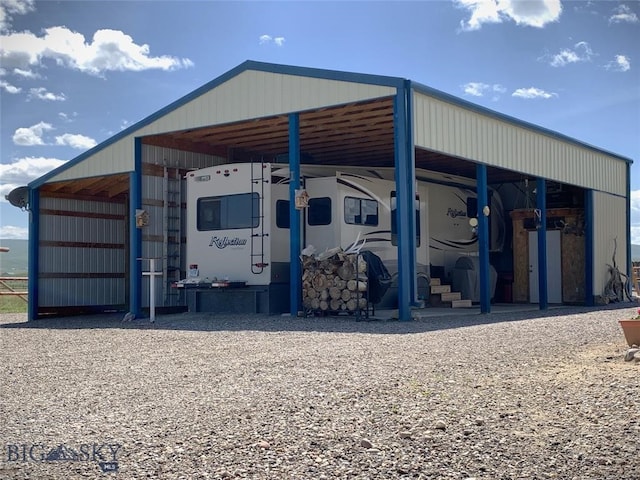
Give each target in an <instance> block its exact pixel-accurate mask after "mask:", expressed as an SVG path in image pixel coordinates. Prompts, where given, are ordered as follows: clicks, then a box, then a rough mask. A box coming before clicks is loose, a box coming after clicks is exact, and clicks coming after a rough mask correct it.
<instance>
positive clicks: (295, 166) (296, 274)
mask: <svg viewBox="0 0 640 480" xmlns="http://www.w3.org/2000/svg"><path fill="white" fill-rule="evenodd" d="M289 172H290V178H289V246H290V247H289V272H290V273H289V277H290V278H289V282H290V285H291V290H290V295H291V296H290V305H291V307H290V315H291V316H292V317H294V316H296V315H297V314H298V312H299V311H300V310H301V299H300V296H301V292H302V267H301V266H300V251H301V247H300V238H301V227H300V212H299V211H298V210H297V209H296V190H297V189H299V188H300V116H299V114H297V113H292V114H290V115H289Z"/></svg>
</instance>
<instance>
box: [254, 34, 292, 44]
mask: <svg viewBox="0 0 640 480" xmlns="http://www.w3.org/2000/svg"><path fill="white" fill-rule="evenodd" d="M258 41H259V43H260V45H267V44H271V43H274V44H275V45H276V46H278V47H282V46H283V45H284V42H285V38H284V37H275V38H274V37H272V36H271V35H266V34H265V35H260V37H259V38H258Z"/></svg>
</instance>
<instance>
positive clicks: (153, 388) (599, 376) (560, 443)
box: [0, 304, 640, 480]
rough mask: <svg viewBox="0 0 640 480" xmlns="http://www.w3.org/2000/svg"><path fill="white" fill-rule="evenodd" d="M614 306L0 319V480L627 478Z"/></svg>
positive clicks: (637, 466)
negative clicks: (406, 313)
mask: <svg viewBox="0 0 640 480" xmlns="http://www.w3.org/2000/svg"><path fill="white" fill-rule="evenodd" d="M635 313H636V309H635V308H633V307H632V306H631V304H625V305H624V306H622V308H621V307H620V306H618V307H606V308H603V307H601V308H600V309H595V308H594V309H587V308H563V309H559V310H553V311H551V310H550V311H548V312H547V313H546V314H543V313H541V312H533V313H531V312H529V313H521V314H514V313H511V314H489V315H475V314H474V315H471V314H468V313H467V314H465V313H460V315H459V316H450V317H440V318H424V319H420V320H417V321H413V322H397V321H390V320H370V321H363V322H356V321H355V320H354V319H353V318H350V317H345V318H288V317H279V316H272V317H265V316H231V315H229V316H219V315H217V316H214V315H207V314H197V315H196V314H178V315H167V316H161V317H158V321H157V322H156V323H155V324H154V325H150V324H149V323H148V322H147V321H143V320H141V321H134V322H131V323H122V322H121V321H120V319H121V317H122V315H115V316H104V315H101V316H94V317H84V318H77V317H76V318H65V319H51V320H40V321H36V322H30V323H25V320H26V316H25V315H0V324H2V325H0V327H1V328H0V392H1V397H0V442H1V443H2V447H3V455H2V457H1V458H0V479H41V478H47V479H75V478H106V479H109V478H113V479H116V478H121V479H144V478H153V479H156V478H157V479H199V478H202V479H204V478H211V479H216V478H220V479H223V478H248V479H393V478H423V479H543V478H560V479H598V480H602V479H611V480H638V479H640V388H639V387H640V364H638V363H634V362H625V361H624V360H623V356H624V353H625V352H626V350H627V348H628V347H627V346H626V344H625V342H624V337H623V335H622V331H621V330H620V327H619V326H618V324H617V320H619V319H624V318H628V317H631V316H632V315H634V314H635Z"/></svg>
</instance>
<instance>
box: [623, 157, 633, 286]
mask: <svg viewBox="0 0 640 480" xmlns="http://www.w3.org/2000/svg"><path fill="white" fill-rule="evenodd" d="M625 203H626V207H627V208H626V210H627V223H626V226H627V232H626V233H627V235H626V237H627V258H626V261H627V265H626V269H627V272H626V273H627V275H628V276H627V279H628V281H627V293H628V294H629V298H631V282H632V281H633V265H632V259H631V164H629V163H627V199H626V202H625Z"/></svg>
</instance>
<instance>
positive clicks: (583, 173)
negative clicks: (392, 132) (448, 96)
mask: <svg viewBox="0 0 640 480" xmlns="http://www.w3.org/2000/svg"><path fill="white" fill-rule="evenodd" d="M414 118H415V122H414V140H415V145H416V147H422V148H426V149H429V150H434V151H437V152H443V153H446V154H449V155H454V156H457V157H460V158H467V159H470V160H476V161H479V162H482V163H485V164H487V165H493V166H496V167H500V168H506V169H508V170H512V171H518V172H523V173H527V174H530V175H534V176H536V177H543V178H546V179H548V180H555V181H558V182H562V183H568V184H572V185H577V186H580V187H585V188H590V189H594V190H599V191H604V192H609V193H613V194H616V195H623V196H624V195H625V192H626V184H625V175H626V164H625V162H624V161H621V160H620V159H617V158H614V157H612V156H609V155H606V154H604V153H601V152H598V151H595V150H593V149H590V148H587V147H581V146H579V145H577V144H574V143H570V142H567V141H562V140H560V139H558V138H554V137H553V136H551V135H545V134H543V133H542V132H539V131H534V130H529V129H527V128H525V127H524V126H518V125H516V124H512V123H509V122H507V121H504V120H499V119H497V118H492V117H490V116H488V115H483V114H481V113H479V112H474V111H472V110H469V109H465V108H463V107H461V106H458V105H455V104H453V103H448V102H445V101H442V100H439V99H436V98H433V97H430V96H428V95H425V94H422V93H416V94H415V95H414Z"/></svg>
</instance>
